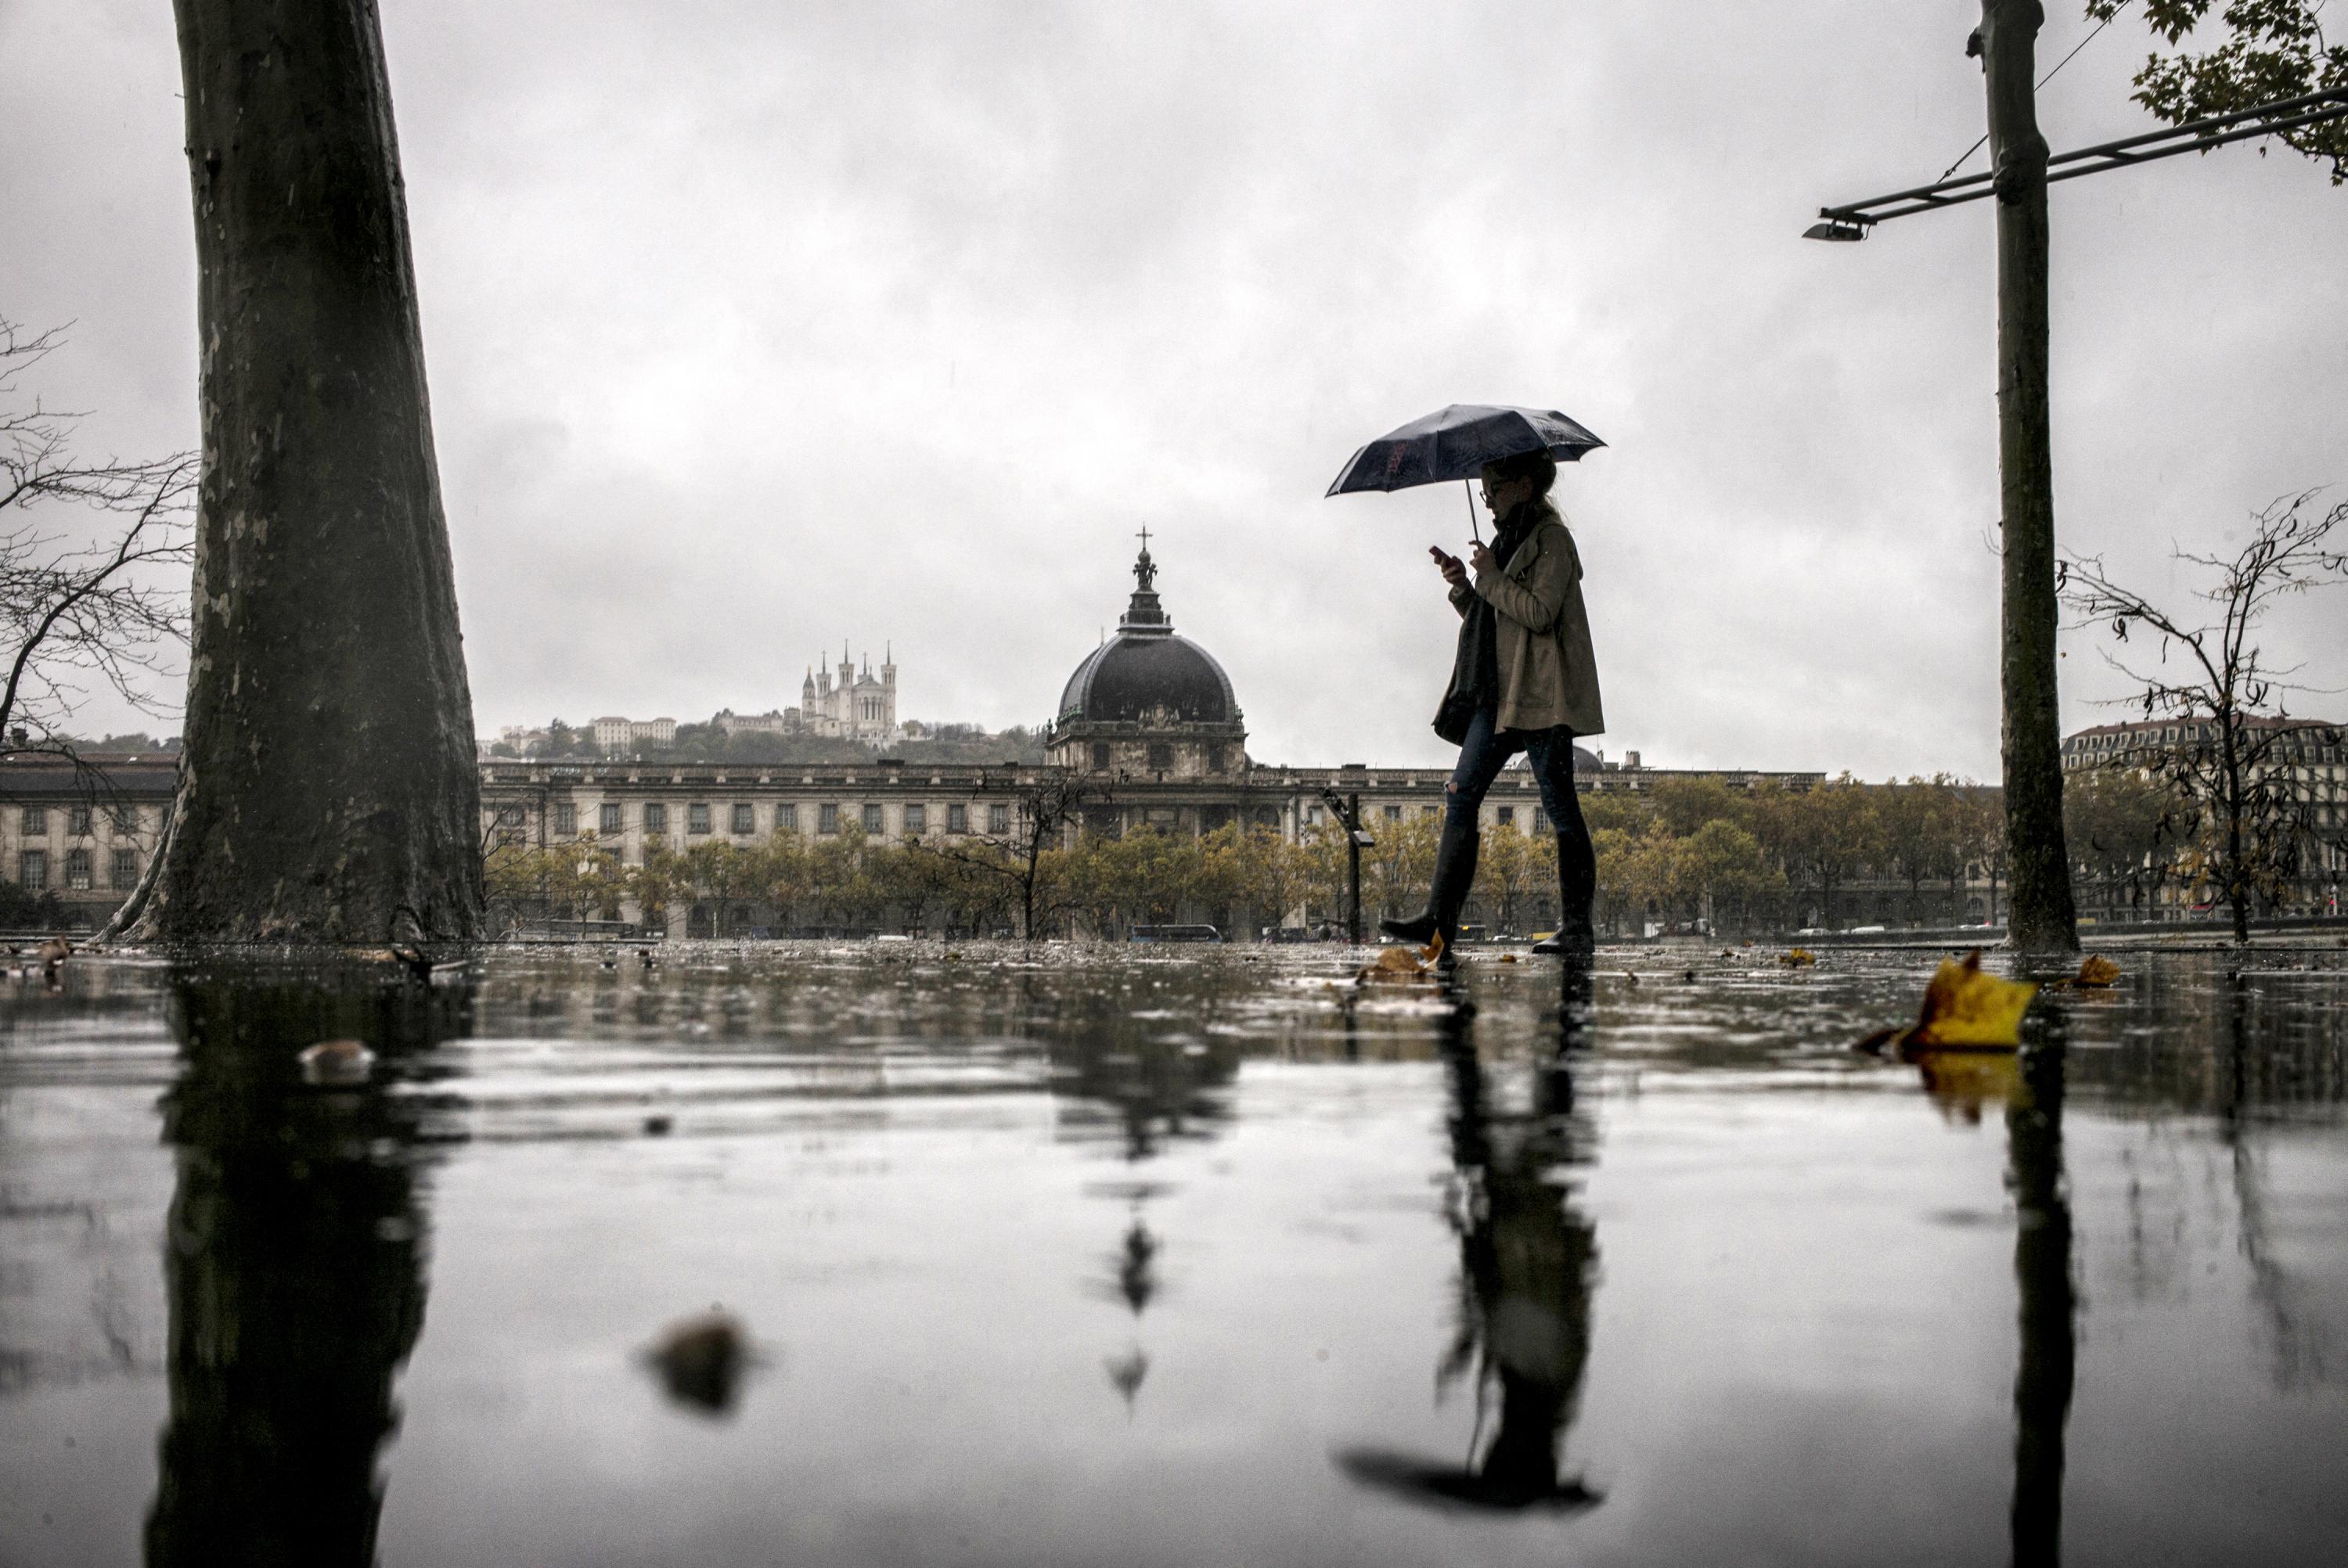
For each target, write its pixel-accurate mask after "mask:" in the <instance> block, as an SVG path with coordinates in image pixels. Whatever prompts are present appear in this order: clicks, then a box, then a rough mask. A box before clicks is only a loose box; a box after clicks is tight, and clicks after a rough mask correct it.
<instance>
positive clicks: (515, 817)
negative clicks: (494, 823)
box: [498, 805, 522, 827]
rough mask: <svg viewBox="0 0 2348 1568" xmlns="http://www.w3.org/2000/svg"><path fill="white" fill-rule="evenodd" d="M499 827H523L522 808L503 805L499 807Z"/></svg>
mask: <svg viewBox="0 0 2348 1568" xmlns="http://www.w3.org/2000/svg"><path fill="white" fill-rule="evenodd" d="M498 825H499V827H520V826H521V825H522V808H521V807H520V806H518V805H501V806H499V807H498Z"/></svg>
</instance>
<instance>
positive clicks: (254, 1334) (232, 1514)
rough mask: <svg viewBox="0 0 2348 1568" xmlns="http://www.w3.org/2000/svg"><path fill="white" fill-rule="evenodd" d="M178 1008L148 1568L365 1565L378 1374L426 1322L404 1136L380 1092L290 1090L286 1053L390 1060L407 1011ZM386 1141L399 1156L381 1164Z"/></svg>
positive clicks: (387, 1397)
mask: <svg viewBox="0 0 2348 1568" xmlns="http://www.w3.org/2000/svg"><path fill="white" fill-rule="evenodd" d="M178 1001H179V1011H180V1023H181V1038H182V1040H184V1042H185V1045H184V1051H183V1054H184V1057H185V1069H184V1074H183V1076H182V1077H181V1078H180V1081H179V1083H178V1084H177V1085H176V1086H175V1087H174V1088H173V1089H172V1091H171V1092H170V1096H169V1098H168V1099H167V1101H166V1102H165V1118H164V1135H165V1136H166V1138H168V1139H169V1140H170V1143H171V1144H172V1146H173V1148H174V1149H175V1150H176V1152H177V1154H178V1164H179V1187H178V1191H177V1192H176V1193H175V1194H174V1195H173V1197H172V1200H171V1210H170V1224H169V1229H168V1231H167V1233H166V1234H167V1236H168V1244H167V1246H166V1250H165V1255H164V1279H165V1286H166V1289H167V1293H168V1295H169V1297H170V1349H169V1365H168V1372H169V1376H170V1396H171V1408H170V1419H169V1421H168V1423H167V1424H166V1426H165V1427H164V1430H163V1439H162V1452H161V1467H160V1468H161V1474H160V1481H159V1483H158V1486H157V1490H156V1495H155V1507H154V1511H153V1512H152V1513H151V1514H150V1515H149V1518H148V1522H147V1559H148V1562H149V1563H150V1564H159V1565H160V1564H180V1563H185V1564H195V1563H205V1564H211V1563H285V1564H294V1563H300V1564H304V1565H308V1564H318V1565H321V1568H339V1565H341V1564H353V1565H359V1564H366V1563H373V1562H374V1561H375V1536H376V1518H377V1516H378V1514H379V1513H380V1512H381V1510H382V1504H383V1499H382V1493H381V1490H380V1488H379V1486H378V1484H377V1481H376V1457H377V1453H378V1451H379V1450H380V1449H381V1448H382V1446H383V1444H384V1442H385V1440H386V1439H387V1438H388V1437H389V1436H390V1434H391V1431H392V1429H393V1427H394V1425H395V1424H396V1412H395V1410H394V1408H393V1404H392V1398H391V1383H392V1377H393V1374H394V1373H395V1372H396V1370H397V1368H399V1366H400V1364H401V1363H402V1362H403V1361H404V1360H406V1359H407V1354H408V1352H409V1350H410V1349H412V1348H414V1346H415V1344H416V1339H417V1334H418V1332H419V1331H420V1330H421V1328H422V1327H423V1321H424V1279H423V1251H422V1247H423V1244H422V1241H421V1239H420V1235H419V1232H420V1230H421V1226H422V1215H421V1214H420V1212H419V1210H418V1208H417V1201H416V1193H415V1183H414V1179H413V1177H412V1175H411V1173H410V1171H409V1168H408V1166H407V1163H406V1158H405V1157H406V1155H407V1153H408V1151H409V1150H410V1149H412V1148H413V1146H414V1144H415V1142H416V1134H417V1128H416V1125H415V1118H414V1115H413V1113H412V1112H407V1111H405V1110H403V1109H402V1103H403V1102H399V1101H396V1100H395V1099H393V1098H392V1097H391V1096H389V1095H388V1094H386V1093H385V1092H384V1091H383V1090H382V1089H381V1087H380V1086H369V1085H365V1084H362V1085H359V1086H357V1087H354V1088H338V1089H322V1088H311V1087H306V1086H304V1084H303V1083H302V1081H301V1079H300V1076H299V1072H298V1070H297V1069H296V1067H295V1065H294V1055H295V1053H296V1052H297V1051H298V1050H301V1049H302V1047H303V1046H304V1045H305V1044H307V1043H309V1042H310V1041H313V1040H317V1039H319V1038H320V1037H321V1036H322V1035H345V1036H347V1035H358V1036H362V1037H364V1038H366V1039H367V1040H369V1041H370V1042H372V1043H373V1045H374V1046H375V1048H376V1050H377V1052H378V1053H379V1054H380V1055H381V1056H383V1057H385V1058H389V1057H390V1056H392V1055H393V1054H394V1053H395V1052H396V1050H397V1049H398V1047H399V1045H400V1043H401V1040H400V1038H399V1036H400V1034H401V1030H402V1028H403V1024H404V1022H405V1020H402V1019H401V1018H399V1017H398V1016H396V1014H395V1013H393V1012H391V1011H389V1010H388V1009H389V1008H391V1007H397V1008H404V1007H405V1006H406V1005H407V1004H405V1003H401V1002H395V1003H392V1004H388V1007H387V1009H386V1011H385V1012H377V1011H376V1009H374V1008H373V1007H372V1006H369V1007H367V1008H366V1009H365V1012H364V1015H363V1016H360V1017H348V1016H336V1014H337V1012H338V1011H339V1010H340V1009H338V1008H337V1007H336V1004H335V1003H334V1002H333V1001H332V1000H331V999H326V998H324V997H322V996H321V994H320V993H319V992H317V991H315V990H308V989H293V988H252V987H231V986H227V985H220V984H211V983H204V984H196V985H191V986H186V987H183V988H182V989H180V992H179V994H178ZM417 1005H419V1006H422V1005H428V1004H423V1003H418V1004H417ZM386 1141H387V1142H388V1143H390V1144H391V1145H392V1147H393V1148H394V1149H395V1150H396V1157H395V1158H392V1159H383V1158H379V1157H377V1155H376V1151H378V1150H380V1149H381V1148H382V1147H383V1145H384V1143H386Z"/></svg>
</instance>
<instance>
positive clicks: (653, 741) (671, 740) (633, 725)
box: [592, 717, 676, 756]
mask: <svg viewBox="0 0 2348 1568" xmlns="http://www.w3.org/2000/svg"><path fill="white" fill-rule="evenodd" d="M592 728H593V729H594V732H595V749H596V750H597V751H599V752H602V753H603V754H604V755H605V756H617V755H619V754H621V753H625V752H633V751H639V750H642V749H643V748H644V747H645V746H673V745H675V743H676V721H675V719H622V718H616V717H613V718H602V719H598V720H596V721H595V723H594V724H593V726H592Z"/></svg>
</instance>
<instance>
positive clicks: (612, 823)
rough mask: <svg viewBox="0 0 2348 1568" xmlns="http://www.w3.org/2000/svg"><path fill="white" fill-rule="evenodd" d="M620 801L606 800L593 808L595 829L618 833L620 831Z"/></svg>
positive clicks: (600, 831)
mask: <svg viewBox="0 0 2348 1568" xmlns="http://www.w3.org/2000/svg"><path fill="white" fill-rule="evenodd" d="M620 810H621V807H620V803H619V802H618V801H616V800H607V801H605V802H604V803H603V804H602V805H601V806H598V807H597V808H596V810H595V826H596V831H597V832H599V833H618V832H620V831H622V827H623V825H622V823H621V820H620Z"/></svg>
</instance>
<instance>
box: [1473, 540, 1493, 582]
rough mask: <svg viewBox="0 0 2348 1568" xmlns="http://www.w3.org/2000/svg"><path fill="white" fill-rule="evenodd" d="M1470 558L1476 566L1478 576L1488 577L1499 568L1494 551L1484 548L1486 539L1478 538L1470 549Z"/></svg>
mask: <svg viewBox="0 0 2348 1568" xmlns="http://www.w3.org/2000/svg"><path fill="white" fill-rule="evenodd" d="M1468 561H1469V563H1470V564H1471V565H1473V566H1474V567H1475V569H1476V575H1477V576H1478V577H1488V576H1490V575H1491V574H1492V573H1493V572H1494V571H1495V570H1497V569H1498V567H1497V564H1496V563H1495V562H1494V561H1493V559H1492V552H1491V551H1490V550H1488V549H1486V548H1484V541H1483V540H1481V539H1478V540H1477V541H1476V543H1475V545H1474V546H1473V547H1472V548H1470V549H1469V550H1468Z"/></svg>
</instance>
